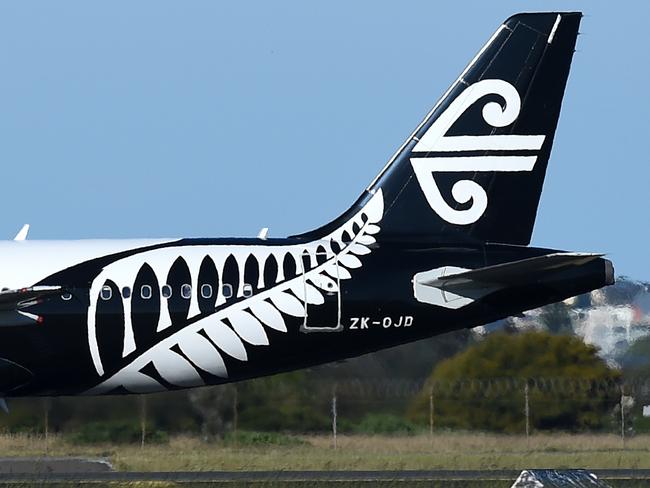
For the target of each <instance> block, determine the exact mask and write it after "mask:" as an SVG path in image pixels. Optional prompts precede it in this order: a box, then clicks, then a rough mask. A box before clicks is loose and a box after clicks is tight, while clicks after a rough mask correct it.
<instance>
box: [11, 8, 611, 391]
mask: <svg viewBox="0 0 650 488" xmlns="http://www.w3.org/2000/svg"><path fill="white" fill-rule="evenodd" d="M580 19H581V14H580V13H578V12H566V13H558V12H549V13H532V14H531V13H523V14H517V15H514V16H512V17H510V18H509V19H507V20H506V21H505V22H504V23H503V24H502V25H500V26H499V28H498V29H497V31H496V32H495V33H494V35H493V36H492V37H491V38H490V39H489V40H488V42H487V43H486V44H485V45H484V46H483V47H482V48H481V49H480V51H479V52H478V54H476V56H475V57H474V58H473V59H472V60H471V62H470V63H469V65H468V66H467V67H466V68H465V69H464V70H463V72H462V73H461V74H460V76H459V77H458V79H457V80H456V81H455V82H454V83H453V84H452V85H451V87H450V88H449V89H448V90H447V92H446V93H445V94H444V95H443V96H442V98H441V99H440V100H439V101H438V102H437V103H436V105H435V106H434V107H433V108H432V109H431V110H430V111H429V112H428V113H427V115H426V116H425V117H424V120H422V122H421V123H420V124H419V125H418V126H417V127H416V128H415V130H414V131H413V133H412V134H411V135H410V136H409V137H408V138H407V139H406V141H405V142H404V143H403V144H402V145H401V146H400V147H399V148H398V149H397V151H396V152H395V154H394V155H393V156H392V157H391V158H390V160H389V161H388V163H387V164H386V166H385V167H384V168H383V169H382V170H381V172H380V173H379V175H378V176H377V177H376V178H375V179H374V180H372V181H371V182H370V184H369V185H368V186H367V188H366V189H365V190H364V191H363V193H362V194H361V196H360V197H359V198H358V199H357V200H356V201H355V202H354V203H353V204H352V206H351V207H350V208H349V209H348V210H347V211H345V212H344V213H343V214H342V215H341V216H339V217H338V218H336V219H334V220H333V221H332V222H329V223H327V224H326V225H323V226H321V227H319V228H316V229H314V230H311V231H308V232H305V233H302V234H297V235H293V236H290V237H286V238H270V237H268V235H267V233H266V230H263V231H262V232H261V233H260V235H259V236H258V237H256V238H191V239H149V240H135V239H133V240H73V241H38V240H35V241H31V240H29V239H27V230H28V228H24V229H22V230H21V232H20V233H19V235H18V236H16V239H15V240H13V241H4V242H1V243H0V287H1V291H0V397H2V398H5V397H26V396H57V395H105V394H142V393H149V392H157V391H165V390H175V389H181V388H191V387H199V386H204V385H215V384H221V383H226V382H234V381H240V380H244V379H249V378H254V377H258V376H264V375H270V374H275V373H278V372H283V371H289V370H295V369H299V368H304V367H310V366H313V365H318V364H322V363H326V362H331V361H337V360H342V359H346V358H350V357H354V356H358V355H361V354H365V353H369V352H372V351H376V350H379V349H382V348H387V347H392V346H396V345H399V344H403V343H406V342H410V341H415V340H418V339H422V338H426V337H430V336H434V335H437V334H442V333H445V332H448V331H452V330H456V329H462V328H471V327H475V326H478V325H481V324H486V323H489V322H493V321H496V320H499V319H503V318H506V317H508V316H513V315H519V314H521V313H522V312H524V311H526V310H530V309H533V308H537V307H540V306H542V305H545V304H549V303H552V302H556V301H560V300H564V299H566V298H569V297H572V296H575V295H579V294H582V293H586V292H589V291H591V290H594V289H597V288H600V287H603V286H606V285H610V284H613V282H614V268H613V265H612V263H611V262H610V261H609V260H607V259H605V258H604V257H603V255H602V254H593V253H577V252H566V251H561V250H556V249H544V248H536V247H531V246H529V244H530V240H531V234H532V230H533V225H534V222H535V217H536V213H537V208H538V203H539V198H540V195H541V191H542V185H543V182H544V177H545V173H546V167H547V164H548V160H549V156H550V153H551V146H552V143H553V138H554V134H555V130H556V126H557V123H558V119H559V115H560V108H561V103H562V98H563V95H564V91H565V86H566V82H567V78H568V74H569V68H570V65H571V61H572V57H573V52H574V49H575V43H576V39H577V35H578V27H579V24H580ZM413 69H416V68H415V67H413Z"/></svg>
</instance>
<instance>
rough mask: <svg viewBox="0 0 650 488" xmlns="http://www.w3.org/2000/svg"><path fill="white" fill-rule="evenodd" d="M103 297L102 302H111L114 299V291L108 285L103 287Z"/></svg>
mask: <svg viewBox="0 0 650 488" xmlns="http://www.w3.org/2000/svg"><path fill="white" fill-rule="evenodd" d="M101 297H102V300H110V299H111V298H112V297H113V290H112V289H111V287H110V286H108V285H104V286H102V292H101Z"/></svg>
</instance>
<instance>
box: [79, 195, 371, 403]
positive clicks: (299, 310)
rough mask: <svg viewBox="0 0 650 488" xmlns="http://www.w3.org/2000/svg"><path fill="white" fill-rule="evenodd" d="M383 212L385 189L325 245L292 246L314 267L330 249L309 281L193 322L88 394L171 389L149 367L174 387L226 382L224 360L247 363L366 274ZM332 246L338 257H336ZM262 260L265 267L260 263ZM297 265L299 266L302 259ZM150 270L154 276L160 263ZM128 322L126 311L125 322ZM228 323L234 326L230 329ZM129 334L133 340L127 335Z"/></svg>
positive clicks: (300, 279) (286, 284)
mask: <svg viewBox="0 0 650 488" xmlns="http://www.w3.org/2000/svg"><path fill="white" fill-rule="evenodd" d="M383 212H384V201H383V195H382V192H381V190H378V191H377V192H376V193H375V195H373V196H372V198H371V199H370V200H369V201H368V202H367V204H366V205H365V206H364V207H363V208H362V209H361V210H360V211H359V212H357V214H355V215H354V216H353V217H352V218H351V219H350V220H349V221H348V222H346V223H345V224H344V225H343V226H341V227H340V228H338V229H337V230H335V231H334V232H332V233H331V234H330V235H328V236H327V237H326V238H325V239H323V240H319V241H315V242H311V243H306V244H304V245H296V246H289V247H291V248H292V249H291V252H292V255H293V256H300V257H301V258H302V255H303V254H306V255H308V256H309V258H310V259H311V263H316V262H317V256H316V251H317V249H321V250H322V249H323V248H324V249H325V253H326V260H325V261H324V262H322V263H321V264H317V265H316V266H314V267H313V268H312V269H310V270H309V271H305V272H304V274H303V273H302V272H299V273H297V276H296V277H295V278H292V279H288V280H285V281H282V282H280V283H279V284H277V285H276V286H273V287H271V288H268V289H260V290H259V291H258V292H257V293H256V294H255V295H254V296H251V297H249V298H245V299H243V300H240V301H238V302H235V303H233V304H232V305H230V306H228V307H225V308H222V309H220V310H218V311H216V312H215V313H213V314H211V315H209V316H207V317H204V318H201V319H199V320H197V321H195V322H193V323H191V324H190V325H188V326H186V327H184V328H183V329H181V330H179V331H178V332H176V333H174V334H172V335H170V336H169V337H167V338H165V339H163V340H162V341H160V342H158V343H157V344H155V345H154V346H152V347H151V348H150V349H149V350H147V351H146V352H144V353H142V354H141V355H140V356H138V357H136V358H135V359H134V360H133V362H131V363H130V364H129V365H127V366H125V367H124V368H122V369H121V370H119V371H118V372H117V373H115V374H113V375H112V376H110V377H109V378H108V379H106V380H104V381H103V382H101V383H100V384H98V385H97V386H95V387H94V388H92V389H90V390H89V391H87V392H86V393H87V394H101V393H108V392H110V391H113V390H114V389H116V388H120V387H122V388H124V389H126V390H127V391H129V392H133V393H146V392H153V391H161V390H165V389H166V388H165V386H164V385H163V384H161V383H160V382H159V381H157V380H156V379H154V378H152V377H150V376H149V375H147V374H145V373H143V372H142V370H143V368H145V367H146V366H147V365H149V364H150V363H152V364H153V366H154V367H155V369H156V371H157V372H158V374H159V375H160V377H161V378H163V379H164V381H166V382H167V383H169V384H171V385H173V386H176V387H194V386H201V385H204V384H205V382H204V380H203V378H202V377H201V374H200V373H199V370H202V371H204V372H206V373H209V374H210V375H212V376H215V377H217V378H223V379H224V380H226V379H227V378H228V371H227V368H226V364H225V361H224V357H230V358H233V359H235V360H238V361H247V360H248V354H247V350H246V345H247V344H250V345H255V346H266V345H269V337H268V335H267V329H273V330H276V331H279V332H286V331H287V326H286V322H285V318H284V315H287V316H293V317H299V318H303V319H304V318H305V317H306V311H307V307H308V306H318V305H321V304H323V303H324V301H325V299H324V296H323V292H336V293H338V289H339V283H340V281H341V280H349V279H351V278H352V274H351V272H350V270H354V269H356V268H359V267H361V266H362V261H361V259H362V258H363V256H365V255H367V254H369V253H370V252H371V247H370V246H371V245H372V244H374V243H375V237H374V235H375V234H377V233H378V232H379V231H380V227H379V225H378V224H379V222H380V221H381V218H382V217H383ZM333 247H335V248H337V250H336V251H335V250H334V249H333ZM285 251H286V249H285ZM127 259H128V258H127ZM149 261H151V258H149ZM258 261H259V262H263V260H262V259H259V258H258ZM296 262H297V263H299V262H301V261H300V259H296ZM152 267H153V269H154V270H155V269H156V265H155V263H154V264H153V265H152ZM279 267H280V268H281V266H279ZM125 268H126V266H125V265H122V266H121V267H120V266H119V265H118V266H117V267H114V268H113V270H112V271H111V270H105V271H104V272H103V273H102V275H100V276H99V277H98V278H97V279H96V280H95V281H94V283H93V286H92V287H91V299H92V297H93V292H94V293H95V294H96V293H98V291H99V290H100V289H101V286H102V284H103V283H104V280H105V279H106V278H107V277H111V279H113V281H116V280H117V281H119V279H118V278H116V276H118V275H119V274H120V273H118V272H117V271H115V270H120V269H125ZM260 279H261V278H260ZM240 281H243V280H240ZM195 289H196V288H195ZM94 306H96V302H95V305H94V304H93V303H92V302H91V307H90V309H89V343H90V345H91V353H93V350H94V351H95V352H94V354H96V356H95V355H94V356H93V358H94V360H95V365H96V366H98V365H99V366H100V368H99V369H98V372H99V373H100V375H101V374H102V372H101V371H100V369H101V361H100V360H99V353H98V350H97V347H98V346H97V343H96V337H95V340H94V349H93V337H94V334H95V330H94V319H91V317H90V315H91V313H92V315H94ZM161 308H165V307H161ZM126 315H127V311H126V310H125V317H126ZM161 320H162V319H161ZM228 323H229V324H230V325H231V326H232V327H229V326H228ZM131 334H132V332H131ZM126 335H127V336H128V331H127V334H126ZM128 340H129V337H125V344H126V343H127V342H128ZM126 349H127V348H126V346H125V350H126ZM179 352H180V354H179ZM102 371H103V369H102Z"/></svg>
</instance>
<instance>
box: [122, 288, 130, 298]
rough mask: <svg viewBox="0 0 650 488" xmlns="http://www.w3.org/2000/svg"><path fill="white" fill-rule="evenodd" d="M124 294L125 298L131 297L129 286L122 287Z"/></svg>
mask: <svg viewBox="0 0 650 488" xmlns="http://www.w3.org/2000/svg"><path fill="white" fill-rule="evenodd" d="M122 296H123V297H124V298H131V288H129V287H128V286H125V287H124V288H122Z"/></svg>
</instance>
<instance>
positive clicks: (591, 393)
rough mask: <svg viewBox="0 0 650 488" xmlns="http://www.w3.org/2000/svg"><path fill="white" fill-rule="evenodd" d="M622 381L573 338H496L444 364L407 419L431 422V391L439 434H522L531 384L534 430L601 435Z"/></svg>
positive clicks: (535, 334) (530, 335) (533, 334)
mask: <svg viewBox="0 0 650 488" xmlns="http://www.w3.org/2000/svg"><path fill="white" fill-rule="evenodd" d="M619 376H620V375H619V373H618V372H617V371H615V370H613V369H611V368H609V367H608V366H607V364H606V363H605V362H604V361H603V360H602V359H600V358H599V357H598V355H597V349H596V348H595V347H594V346H590V345H586V344H584V343H583V342H582V341H581V340H580V339H578V338H576V337H569V336H554V335H551V334H548V333H542V332H526V333H522V334H503V333H499V334H492V335H490V336H488V337H487V338H486V339H485V340H483V341H482V342H480V343H478V344H476V345H474V346H472V347H470V348H468V349H467V350H466V351H464V352H462V353H460V354H457V355H456V356H454V357H452V358H450V359H447V360H445V361H443V362H441V363H439V364H438V365H437V366H436V367H435V369H434V370H433V372H432V374H431V376H430V377H429V379H428V381H427V382H426V384H425V386H424V388H423V390H422V392H421V393H420V394H419V395H418V397H417V398H416V399H415V400H414V402H413V403H412V405H411V406H410V408H409V417H410V418H411V420H414V421H417V422H420V423H426V422H428V419H429V397H430V393H431V391H432V389H433V392H434V398H435V415H436V420H435V423H436V425H438V426H446V427H455V428H463V429H486V430H495V431H504V432H523V431H524V428H525V427H524V425H525V416H524V408H525V407H524V404H525V400H524V389H525V385H526V384H528V387H529V388H528V389H529V405H530V425H531V427H533V428H538V429H563V430H582V429H586V428H590V429H593V428H602V427H604V426H605V425H607V423H608V421H609V415H610V413H611V411H612V409H613V408H614V406H615V405H616V403H617V402H618V400H619V395H620V392H619V391H618V390H617V384H618V380H619Z"/></svg>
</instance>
